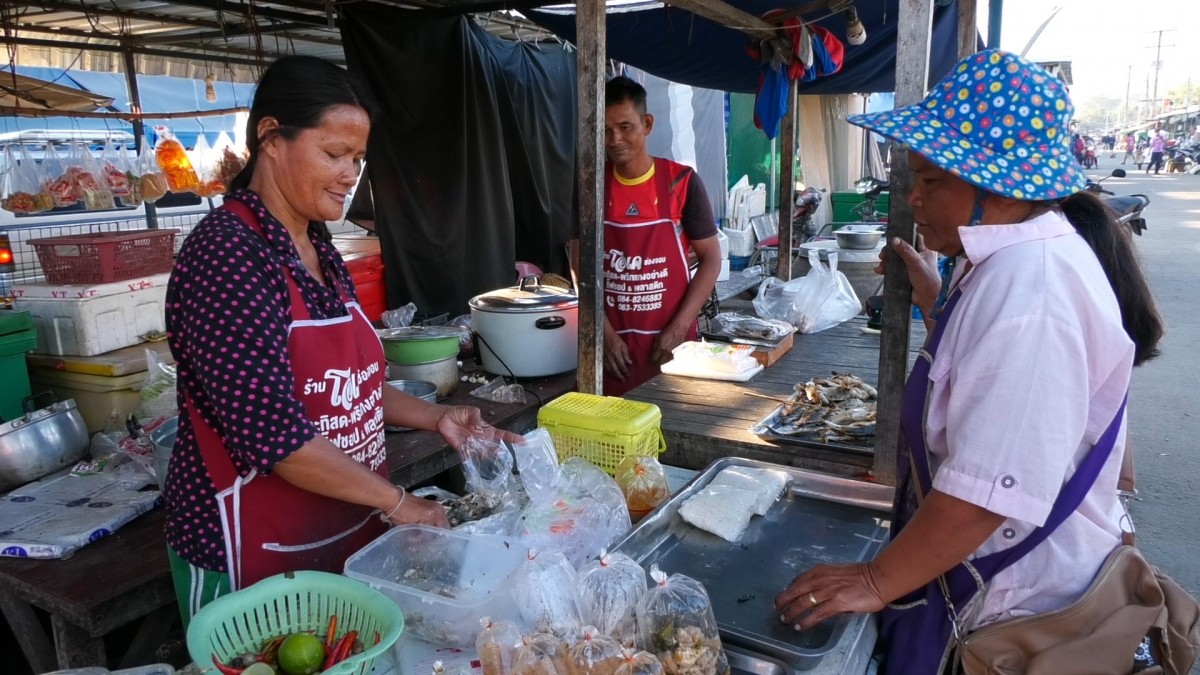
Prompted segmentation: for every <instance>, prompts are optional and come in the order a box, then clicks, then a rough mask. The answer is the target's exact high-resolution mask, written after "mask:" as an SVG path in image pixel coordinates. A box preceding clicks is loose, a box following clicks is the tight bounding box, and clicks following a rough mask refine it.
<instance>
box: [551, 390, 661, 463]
mask: <svg viewBox="0 0 1200 675" xmlns="http://www.w3.org/2000/svg"><path fill="white" fill-rule="evenodd" d="M661 422H662V411H660V410H659V409H658V406H656V405H654V404H653V403H642V402H640V401H626V400H625V399H623V398H616V397H614V396H595V395H592V394H581V393H579V392H571V393H569V394H564V395H562V396H560V397H558V398H556V399H554V400H553V401H551V402H549V403H547V404H546V405H544V406H542V409H541V410H539V411H538V426H542V427H546V430H547V431H549V432H550V437H551V438H552V439H554V447H555V448H556V449H557V450H558V459H559V461H562V460H564V459H567V458H568V457H582V458H584V459H586V460H587V461H589V462H591V463H593V464H595V465H596V466H598V467H600V468H601V469H604V470H605V471H607V472H608V473H609V474H610V475H611V474H614V473H616V471H617V465H618V464H620V463H621V460H622V459H625V457H626V456H628V455H635V456H649V457H656V456H658V455H661V454H662V453H663V452H664V451H665V450H666V449H667V444H666V441H664V440H663V436H662V429H661V428H660V424H661Z"/></svg>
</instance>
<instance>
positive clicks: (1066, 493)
mask: <svg viewBox="0 0 1200 675" xmlns="http://www.w3.org/2000/svg"><path fill="white" fill-rule="evenodd" d="M1071 114H1072V105H1071V102H1070V100H1069V99H1068V97H1067V94H1066V92H1065V91H1064V89H1063V86H1062V84H1061V83H1060V82H1059V80H1057V79H1056V78H1055V77H1054V76H1053V75H1050V74H1049V73H1047V72H1046V71H1045V70H1043V69H1042V68H1040V67H1038V66H1036V65H1034V64H1033V63H1030V62H1028V61H1026V60H1024V59H1022V58H1020V57H1018V56H1015V55H1013V54H1009V53H1006V52H1001V51H994V50H993V51H986V52H982V53H979V54H976V55H974V56H971V57H969V58H967V59H965V60H963V61H962V62H961V63H959V64H958V66H957V67H956V68H955V69H954V70H953V71H952V72H951V74H950V75H948V76H947V77H946V78H945V79H943V80H942V82H941V83H940V84H939V85H938V86H937V87H936V88H935V89H934V90H933V92H931V93H930V94H929V96H928V97H926V99H925V100H924V101H922V102H920V103H919V104H917V105H913V106H910V107H907V108H902V109H900V110H895V111H890V112H884V113H877V114H872V115H858V116H852V117H851V118H850V122H851V123H852V124H856V125H858V126H862V127H865V128H867V129H870V130H872V131H874V132H876V133H879V134H882V135H885V136H888V137H890V138H892V139H894V140H896V141H898V142H899V143H901V144H903V145H905V146H907V148H908V158H909V165H910V167H911V168H912V170H913V172H914V174H915V184H914V186H913V189H912V193H911V194H910V196H909V204H910V205H911V206H912V208H913V213H914V219H915V221H916V224H917V232H918V233H919V234H920V235H921V238H922V239H923V242H924V246H925V247H928V249H930V250H932V251H936V252H938V253H941V254H943V255H945V256H949V257H951V258H952V259H953V260H956V261H957V264H955V265H951V266H950V267H951V273H950V278H949V279H948V283H947V284H946V286H947V287H948V288H947V290H948V293H947V295H948V301H947V302H946V304H945V307H944V309H943V310H942V313H941V315H940V317H939V318H938V319H937V322H936V326H934V325H933V324H932V322H931V328H935V329H934V330H932V331H931V332H932V335H931V336H930V339H929V342H928V343H927V344H926V347H925V350H924V351H923V352H922V355H921V357H920V358H919V359H918V361H917V365H916V366H914V368H913V371H912V373H911V375H910V376H909V380H908V385H907V389H906V393H905V399H904V407H903V412H902V429H903V439H905V440H904V441H903V442H902V447H901V448H900V452H899V453H898V454H899V457H900V459H899V465H898V475H899V487H898V490H897V500H896V507H895V512H894V513H893V538H892V540H891V542H890V543H889V544H888V545H887V546H886V547H885V548H884V550H883V551H882V552H881V553H880V554H879V556H878V557H876V559H875V560H873V561H871V562H869V563H865V564H861V565H820V566H817V567H815V568H813V569H811V570H809V571H807V572H804V573H803V574H801V575H799V576H798V577H796V579H795V580H794V581H793V582H792V584H791V585H790V586H788V588H787V589H786V590H784V592H783V593H781V594H780V595H779V596H778V598H777V599H776V607H777V609H778V611H779V612H780V614H781V618H782V620H783V621H785V622H787V623H788V624H789V625H794V626H795V627H796V628H797V629H798V630H804V629H809V628H812V627H813V626H814V625H816V624H818V623H819V622H821V621H824V620H826V619H828V618H830V617H832V616H835V615H838V614H842V613H845V612H880V611H882V612H883V617H882V618H883V621H882V631H881V641H882V643H883V647H884V648H886V650H887V652H888V662H887V666H886V668H887V670H886V672H887V673H889V674H895V673H903V674H913V675H917V674H923V675H937V674H938V673H940V672H942V668H943V667H944V665H945V663H946V659H947V658H948V654H949V649H950V647H951V646H952V644H951V643H952V641H953V640H952V637H951V636H952V635H953V634H954V633H953V631H952V630H951V628H952V624H951V620H950V618H949V613H948V612H947V606H946V601H945V598H944V596H943V595H942V591H941V589H940V588H939V584H938V581H937V580H938V577H939V575H943V574H945V575H946V577H945V578H946V580H947V581H948V582H949V592H950V594H951V595H952V596H953V597H954V600H955V602H956V604H957V606H958V608H959V609H960V613H959V615H958V620H959V625H958V626H957V627H958V628H959V629H961V630H966V631H970V630H975V629H978V628H980V627H982V626H985V625H988V624H992V623H994V622H996V621H1000V620H1002V619H1008V618H1012V617H1019V616H1027V615H1033V614H1039V613H1044V612H1049V611H1053V610H1056V609H1059V608H1061V607H1064V606H1066V605H1068V604H1070V603H1072V602H1074V601H1075V600H1076V599H1078V598H1079V596H1080V595H1081V594H1082V592H1083V591H1084V590H1085V589H1086V588H1087V586H1088V585H1089V583H1090V582H1091V581H1092V578H1093V576H1094V575H1095V574H1096V572H1097V570H1098V569H1099V568H1100V566H1101V564H1102V562H1103V561H1104V560H1105V558H1106V557H1107V556H1108V555H1109V553H1111V552H1112V551H1113V550H1114V549H1115V548H1116V547H1117V546H1118V545H1119V544H1120V543H1121V527H1120V520H1121V518H1122V516H1123V510H1122V507H1121V504H1120V502H1119V501H1118V498H1117V477H1118V473H1119V469H1120V466H1121V460H1122V455H1123V454H1124V451H1125V433H1124V421H1125V407H1124V400H1125V395H1126V392H1127V390H1128V387H1129V380H1130V375H1131V370H1132V368H1133V366H1134V365H1136V364H1140V363H1142V362H1144V361H1146V360H1147V359H1150V358H1153V357H1154V356H1155V355H1156V354H1157V353H1158V343H1159V340H1160V338H1161V337H1162V332H1163V329H1162V322H1161V320H1160V318H1159V315H1158V313H1157V311H1156V309H1155V304H1154V299H1153V298H1152V297H1151V294H1150V291H1149V288H1148V287H1147V284H1146V281H1145V279H1144V278H1143V277H1142V275H1141V273H1140V271H1139V268H1138V264H1137V258H1136V256H1135V254H1134V252H1133V250H1132V247H1131V243H1130V237H1129V232H1128V231H1127V230H1126V229H1125V228H1123V227H1121V226H1120V225H1118V224H1117V223H1116V222H1115V221H1114V220H1113V218H1112V215H1111V214H1110V213H1109V212H1108V210H1107V209H1105V207H1104V206H1103V204H1102V203H1101V202H1100V201H1099V200H1098V199H1096V197H1095V196H1094V195H1092V194H1090V193H1088V192H1084V191H1082V190H1083V188H1084V185H1085V182H1086V178H1085V177H1084V175H1083V172H1082V170H1081V169H1080V167H1079V166H1078V164H1077V163H1076V161H1075V159H1074V158H1073V156H1072V152H1071V151H1072V148H1071V145H1070V143H1071V135H1070V120H1071ZM892 246H893V249H894V250H895V251H896V252H897V253H898V254H900V255H901V257H902V258H903V259H904V260H905V263H906V266H907V267H908V268H909V270H910V271H909V275H910V278H912V280H913V301H914V303H915V304H917V305H918V306H919V307H920V308H921V310H922V311H923V312H924V315H925V316H930V315H931V314H932V312H933V309H934V304H935V298H936V297H937V296H938V291H939V288H940V287H941V284H940V283H939V280H938V278H937V275H936V272H935V271H934V268H933V267H932V266H930V265H928V264H924V262H923V259H922V257H921V256H919V255H918V254H917V252H916V251H914V250H913V249H912V248H911V247H909V246H908V245H907V244H904V243H902V242H900V241H899V240H894V241H893V242H892ZM1094 446H1095V448H1096V451H1097V454H1095V455H1092V457H1098V458H1099V460H1098V461H1097V463H1096V467H1098V469H1099V475H1098V478H1096V479H1095V481H1094V483H1092V484H1090V485H1084V484H1081V483H1082V482H1086V481H1083V480H1082V479H1081V481H1076V482H1068V481H1069V479H1071V478H1073V477H1074V476H1075V475H1076V470H1077V468H1079V467H1080V466H1081V464H1082V463H1083V462H1084V459H1085V458H1086V457H1088V456H1089V451H1091V450H1092V449H1093V447H1094ZM1079 474H1080V475H1081V476H1087V473H1086V472H1085V471H1083V470H1080V471H1079ZM1060 494H1062V495H1063V499H1064V502H1065V501H1066V500H1068V499H1069V498H1070V497H1080V498H1082V503H1081V504H1080V505H1079V507H1078V508H1075V509H1061V507H1060V511H1057V512H1055V513H1052V505H1054V504H1055V501H1056V500H1057V499H1059V497H1060ZM1064 510H1065V511H1066V513H1062V514H1061V515H1062V517H1064V518H1065V520H1063V521H1062V522H1061V523H1056V522H1055V521H1056V519H1057V518H1059V517H1060V516H1059V514H1060V513H1061V512H1062V511H1064ZM1043 526H1044V528H1045V529H1043V530H1039V529H1038V528H1041V527H1043ZM1045 532H1050V534H1049V538H1048V539H1047V540H1046V541H1044V542H1042V543H1041V544H1040V545H1033V544H1034V543H1035V542H1037V540H1038V538H1039V536H1040V535H1041V534H1044V533H1045ZM1030 546H1031V547H1032V548H1031V550H1028V551H1027V552H1024V551H1023V550H1022V548H1028V547H1030ZM1020 553H1024V555H1023V556H1019V554H1020ZM1014 559H1016V560H1015V562H1013V560H1014ZM976 575H978V576H976ZM968 600H969V602H968ZM1131 660H1132V654H1131Z"/></svg>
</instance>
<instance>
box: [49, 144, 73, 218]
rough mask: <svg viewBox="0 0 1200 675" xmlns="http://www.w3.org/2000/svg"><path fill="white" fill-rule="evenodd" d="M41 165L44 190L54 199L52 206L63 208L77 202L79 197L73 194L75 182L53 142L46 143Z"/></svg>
mask: <svg viewBox="0 0 1200 675" xmlns="http://www.w3.org/2000/svg"><path fill="white" fill-rule="evenodd" d="M42 167H43V169H44V170H45V176H46V178H45V183H44V184H45V186H46V191H47V192H49V193H50V197H51V199H53V200H54V206H55V207H58V208H65V207H69V206H75V205H76V204H78V203H79V198H78V197H76V196H75V183H74V182H73V181H72V178H71V174H70V173H69V172H68V171H67V163H66V161H65V160H64V158H63V157H62V156H61V155H60V154H59V151H58V149H57V148H55V147H54V144H53V143H47V144H46V154H45V156H44V157H43V159H42Z"/></svg>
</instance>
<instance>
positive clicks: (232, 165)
mask: <svg viewBox="0 0 1200 675" xmlns="http://www.w3.org/2000/svg"><path fill="white" fill-rule="evenodd" d="M213 160H214V164H213V180H214V181H217V182H219V183H220V186H219V187H220V188H221V193H222V194H224V193H225V192H227V191H228V190H229V186H230V185H232V184H233V179H234V178H237V175H238V174H239V173H241V172H242V169H243V168H245V166H246V160H245V158H243V157H242V155H241V153H239V152H238V151H237V146H236V145H235V144H234V142H233V139H232V138H230V137H229V134H227V133H225V132H224V131H222V132H221V133H220V134H219V135H217V142H216V143H214V144H213Z"/></svg>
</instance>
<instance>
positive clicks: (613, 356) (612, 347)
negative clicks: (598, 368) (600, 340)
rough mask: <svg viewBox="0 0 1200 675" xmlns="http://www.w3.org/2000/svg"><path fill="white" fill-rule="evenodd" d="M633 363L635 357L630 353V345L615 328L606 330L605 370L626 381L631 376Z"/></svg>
mask: <svg viewBox="0 0 1200 675" xmlns="http://www.w3.org/2000/svg"><path fill="white" fill-rule="evenodd" d="M632 365H633V357H631V356H630V355H629V345H627V344H625V340H624V339H622V338H621V336H620V335H619V334H618V333H617V332H616V331H613V330H606V331H604V370H605V371H607V372H608V374H609V375H612V376H613V377H615V378H617V379H618V380H620V381H622V382H624V381H625V378H627V377H629V367H630V366H632Z"/></svg>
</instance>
